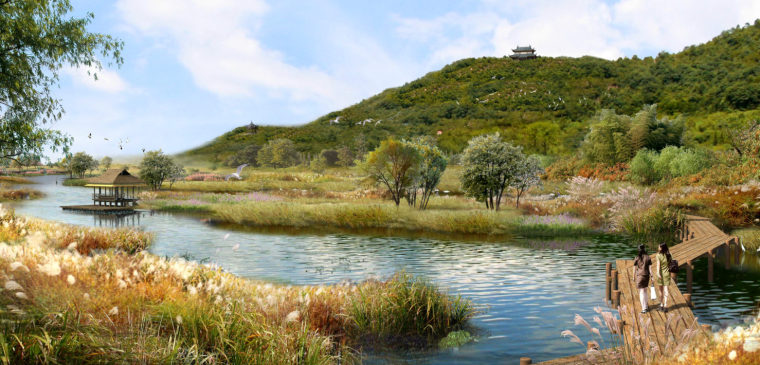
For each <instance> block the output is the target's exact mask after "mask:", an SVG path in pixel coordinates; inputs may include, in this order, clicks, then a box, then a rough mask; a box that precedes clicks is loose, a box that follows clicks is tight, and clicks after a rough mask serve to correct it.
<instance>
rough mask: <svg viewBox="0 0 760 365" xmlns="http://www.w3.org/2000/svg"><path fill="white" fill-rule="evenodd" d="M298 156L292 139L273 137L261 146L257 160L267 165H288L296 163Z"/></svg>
mask: <svg viewBox="0 0 760 365" xmlns="http://www.w3.org/2000/svg"><path fill="white" fill-rule="evenodd" d="M299 157H300V156H299V155H298V151H296V148H295V145H293V141H291V140H289V139H275V140H271V141H269V142H268V143H267V144H266V145H264V147H261V150H259V153H258V162H259V163H260V164H261V165H263V166H267V167H274V168H278V167H289V166H293V165H295V164H297V163H298V160H299Z"/></svg>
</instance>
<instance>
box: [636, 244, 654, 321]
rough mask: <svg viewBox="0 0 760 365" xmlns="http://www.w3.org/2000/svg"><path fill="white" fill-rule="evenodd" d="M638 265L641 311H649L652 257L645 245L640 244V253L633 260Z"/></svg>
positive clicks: (637, 286) (637, 278)
mask: <svg viewBox="0 0 760 365" xmlns="http://www.w3.org/2000/svg"><path fill="white" fill-rule="evenodd" d="M633 265H634V266H635V267H636V288H637V289H639V300H640V301H641V313H647V312H649V291H647V289H649V282H650V281H651V280H652V259H651V258H650V257H649V255H647V249H646V247H644V245H639V253H638V255H636V259H634V260H633Z"/></svg>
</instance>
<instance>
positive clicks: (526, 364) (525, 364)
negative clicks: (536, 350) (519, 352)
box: [520, 357, 533, 365]
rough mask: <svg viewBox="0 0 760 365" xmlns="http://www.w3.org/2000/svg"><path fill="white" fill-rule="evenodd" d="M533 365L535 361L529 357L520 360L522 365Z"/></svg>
mask: <svg viewBox="0 0 760 365" xmlns="http://www.w3.org/2000/svg"><path fill="white" fill-rule="evenodd" d="M531 364H533V360H531V359H530V358H529V357H521V358H520V365H531Z"/></svg>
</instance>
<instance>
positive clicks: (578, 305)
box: [14, 176, 760, 364]
mask: <svg viewBox="0 0 760 365" xmlns="http://www.w3.org/2000/svg"><path fill="white" fill-rule="evenodd" d="M56 179H58V185H55V184H54V182H55V181H56ZM32 180H35V181H37V182H39V183H40V184H38V185H34V186H33V188H35V189H38V190H42V191H43V192H45V193H46V194H47V197H46V198H44V199H39V200H31V201H25V202H21V203H17V204H15V205H14V206H15V208H16V210H17V212H18V213H20V214H26V215H33V216H37V217H40V218H44V219H50V220H56V221H60V222H65V223H73V224H80V225H88V226H98V225H109V224H114V223H113V222H114V220H113V219H108V218H106V219H103V218H101V217H97V216H92V215H87V214H81V213H74V212H64V211H62V210H61V209H60V208H59V206H61V205H81V204H88V202H89V199H90V194H91V193H92V191H91V190H89V189H88V188H81V187H64V186H62V185H60V183H61V181H62V177H61V176H41V177H34V178H32ZM137 217H138V216H134V217H128V218H127V219H126V220H124V221H120V224H128V225H132V224H134V225H137V226H139V227H140V228H141V229H145V230H148V231H151V232H154V233H155V234H156V242H155V244H154V245H153V246H152V247H151V248H150V252H152V253H154V254H157V255H162V256H163V255H166V256H174V255H181V254H188V255H191V256H193V257H195V258H197V259H204V258H208V259H210V260H212V261H215V262H218V263H219V264H220V265H222V266H223V267H224V268H225V269H226V270H229V271H230V272H232V273H234V274H237V275H240V276H244V277H248V278H255V279H265V280H272V281H277V282H283V283H292V284H298V285H305V284H309V285H311V284H334V283H337V282H339V281H341V280H345V279H350V280H354V281H360V280H363V279H365V278H367V277H368V276H371V275H376V276H388V275H391V274H393V273H394V272H397V271H399V270H406V271H408V272H411V273H414V274H422V275H425V276H427V277H428V278H430V279H431V280H432V281H434V282H435V283H438V284H441V285H444V286H447V287H449V288H451V289H452V290H454V291H459V292H460V293H462V294H463V295H465V296H468V297H470V298H472V300H473V301H474V302H475V303H476V304H477V305H478V306H481V307H488V308H489V309H488V312H487V313H486V314H483V315H480V316H478V317H477V318H475V319H474V320H473V321H472V324H473V325H474V326H475V327H476V328H477V329H478V330H479V332H481V336H480V338H479V339H478V342H474V343H471V344H468V345H465V346H462V347H460V348H458V349H449V350H444V351H436V352H433V353H421V354H420V353H415V354H411V353H389V354H383V355H380V354H374V355H371V356H368V357H367V359H366V361H365V362H366V363H370V364H373V363H414V364H517V363H519V358H520V357H522V356H529V357H531V358H532V359H533V361H534V362H539V361H545V360H551V359H554V358H558V357H564V356H570V355H575V354H578V353H582V352H584V348H582V347H581V346H579V345H578V344H572V343H570V341H569V340H568V339H566V338H562V337H561V336H560V332H561V331H563V330H565V329H573V331H574V332H575V333H576V334H578V335H580V337H581V339H582V340H584V341H588V340H590V336H589V335H588V333H587V332H586V330H585V329H584V328H583V327H575V326H573V316H574V314H576V313H578V314H581V315H582V316H584V317H585V318H586V319H587V320H589V322H590V320H591V318H592V317H593V315H595V313H594V311H593V308H594V307H595V306H597V305H604V304H603V296H604V264H605V263H606V262H614V260H616V259H620V258H633V256H634V255H635V253H636V250H635V248H633V246H632V245H631V244H628V243H625V242H623V241H622V240H621V239H620V238H619V237H616V236H611V235H600V236H597V237H593V238H591V239H588V242H587V243H586V244H585V245H582V246H581V247H579V248H577V249H576V250H575V251H571V252H566V251H563V250H537V249H534V248H531V247H530V245H526V244H525V241H524V240H520V239H505V241H504V242H493V241H492V240H490V241H491V242H488V241H487V240H478V239H468V240H462V239H460V238H455V237H454V238H448V237H446V236H445V235H437V236H435V237H387V236H385V235H384V234H382V232H376V233H373V232H369V233H367V232H365V234H362V235H353V234H347V233H325V232H316V233H315V232H311V231H308V230H299V231H294V230H293V231H291V230H288V229H279V230H275V231H276V232H277V233H276V234H273V233H266V232H265V231H266V230H261V229H250V228H246V227H239V226H232V225H223V226H221V225H220V226H215V225H209V224H206V223H202V222H201V220H200V219H199V217H192V216H187V215H175V214H167V213H151V212H148V211H144V212H140V213H139V222H138V221H137V219H136V218H137ZM133 221H134V222H133ZM227 233H230V236H229V238H228V239H227V240H224V239H223V237H224V235H225V234H227ZM288 233H292V234H288ZM579 240H580V239H579ZM235 244H240V249H239V250H238V251H237V252H233V251H232V246H233V245H235ZM718 257H719V258H721V257H722V255H718ZM706 265H707V264H706V259H702V260H698V261H696V262H695V270H694V278H695V282H694V296H693V298H694V299H693V300H694V302H695V303H696V304H697V308H696V309H695V315H696V316H697V317H699V319H700V322H702V323H710V324H713V325H717V326H725V325H728V324H733V323H738V322H741V321H742V320H743V318H744V317H745V316H747V315H752V313H753V311H754V308H755V306H756V303H757V301H758V299H760V295H759V294H760V290H759V289H758V279H760V261H759V260H758V257H757V256H754V255H746V256H744V257H743V258H742V264H741V265H740V266H736V267H734V268H732V269H731V270H729V271H725V269H724V268H723V265H722V264H721V261H720V259H718V260H716V262H715V278H716V280H715V282H713V283H707V281H706V279H707V272H706V271H707V269H706ZM683 275H684V274H683V273H682V274H681V276H682V278H681V284H680V285H682V287H681V290H682V291H685V290H686V288H685V283H684V277H683Z"/></svg>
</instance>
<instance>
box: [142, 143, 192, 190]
mask: <svg viewBox="0 0 760 365" xmlns="http://www.w3.org/2000/svg"><path fill="white" fill-rule="evenodd" d="M138 168H139V169H140V178H141V179H142V180H143V181H145V182H146V183H147V184H148V186H150V187H151V188H152V189H153V190H159V189H161V185H162V184H163V183H164V181H170V182H171V184H173V183H174V182H175V181H177V180H179V178H181V177H182V176H183V175H184V174H185V169H184V168H183V167H182V166H181V165H179V164H177V163H176V162H175V161H174V159H173V158H172V157H171V156H168V155H165V154H164V153H163V151H161V150H157V151H148V152H146V153H145V157H143V159H142V161H141V162H140V165H139V166H138ZM171 184H170V185H169V188H170V189H171Z"/></svg>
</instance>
